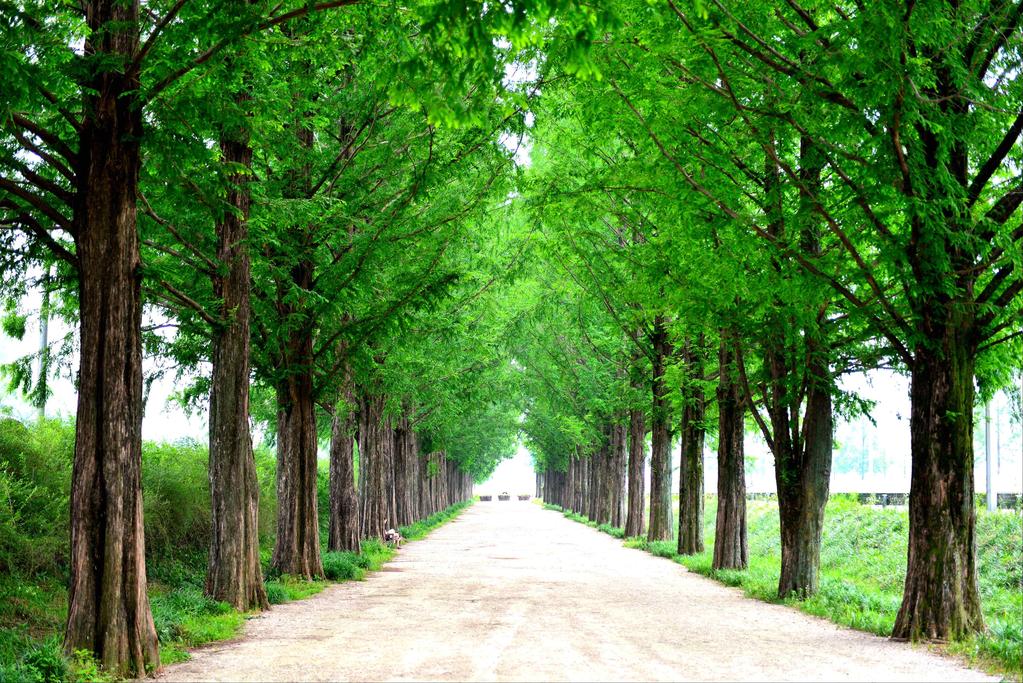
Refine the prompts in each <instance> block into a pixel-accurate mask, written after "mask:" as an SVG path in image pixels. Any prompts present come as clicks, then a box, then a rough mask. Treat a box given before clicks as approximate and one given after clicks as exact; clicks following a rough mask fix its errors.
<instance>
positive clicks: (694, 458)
mask: <svg viewBox="0 0 1023 683" xmlns="http://www.w3.org/2000/svg"><path fill="white" fill-rule="evenodd" d="M684 356H685V358H684V360H685V364H686V377H687V382H686V385H685V386H683V387H682V396H683V401H684V406H683V408H682V427H681V433H682V461H681V463H680V465H679V470H680V471H679V480H678V553H679V555H695V554H696V553H702V552H703V441H704V436H705V433H706V428H705V427H704V418H705V414H706V403H707V401H706V397H705V396H704V393H703V387H702V385H701V384H699V382H700V381H702V379H703V375H704V366H703V339H702V335H701V338H700V340H698V341H697V342H696V343H695V345H694V344H692V343H690V342H689V341H687V342H686V348H685V352H684Z"/></svg>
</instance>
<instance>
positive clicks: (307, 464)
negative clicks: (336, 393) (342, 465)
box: [271, 330, 323, 579]
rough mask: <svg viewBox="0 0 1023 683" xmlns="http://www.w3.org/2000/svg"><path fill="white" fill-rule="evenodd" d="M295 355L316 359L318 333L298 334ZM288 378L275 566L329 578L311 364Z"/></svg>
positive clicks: (282, 389) (281, 395) (280, 430)
mask: <svg viewBox="0 0 1023 683" xmlns="http://www.w3.org/2000/svg"><path fill="white" fill-rule="evenodd" d="M289 347H290V351H291V352H292V354H291V356H290V357H291V358H292V359H293V361H298V359H309V360H310V361H311V358H312V351H313V344H312V336H311V335H309V334H306V333H303V332H302V331H301V330H300V331H298V332H296V333H295V335H294V336H293V337H292V339H291V340H290V341H289ZM296 366H297V367H300V368H303V369H301V370H298V371H296V373H295V374H293V375H291V376H289V377H287V378H286V379H284V380H283V381H282V382H281V384H280V385H279V386H278V389H277V540H276V543H275V544H274V550H273V557H272V559H271V566H272V567H273V568H274V569H275V570H276V571H278V572H280V573H282V574H291V575H293V576H298V577H301V578H304V579H315V578H319V577H322V576H323V566H322V563H321V561H320V526H319V521H318V519H317V515H318V508H317V501H316V447H317V443H316V441H317V439H316V410H315V404H314V402H313V378H312V375H311V374H310V372H309V368H310V367H311V365H309V364H301V362H296Z"/></svg>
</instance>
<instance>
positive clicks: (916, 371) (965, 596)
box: [892, 304, 984, 640]
mask: <svg viewBox="0 0 1023 683" xmlns="http://www.w3.org/2000/svg"><path fill="white" fill-rule="evenodd" d="M951 305H952V304H950V306H951ZM965 317H966V314H965V313H959V314H956V313H950V314H948V318H949V320H948V323H947V326H946V328H945V329H944V330H943V332H944V334H943V335H942V338H940V339H939V340H934V339H931V340H926V341H924V342H921V343H920V344H919V345H918V346H917V348H916V349H915V352H914V363H913V371H912V384H911V388H910V403H911V415H910V423H909V428H910V448H911V451H912V455H913V470H912V479H911V483H910V492H909V559H908V564H907V567H906V585H905V589H904V591H903V596H902V606H901V608H900V609H899V614H898V616H897V617H896V619H895V629H894V630H893V632H892V637H894V638H909V639H913V640H916V639H921V638H927V639H939V640H945V639H956V638H961V637H963V636H965V635H967V634H970V633H974V632H977V631H981V630H983V629H984V620H983V617H982V615H981V611H980V596H979V591H978V587H977V564H976V547H977V539H976V530H975V525H976V510H975V508H974V502H973V493H974V482H973V404H974V387H973V375H974V353H975V349H973V348H972V342H971V341H970V340H971V336H970V335H969V334H968V333H967V331H968V330H970V322H971V321H969V320H963V319H961V318H965Z"/></svg>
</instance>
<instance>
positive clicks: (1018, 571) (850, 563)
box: [544, 496, 1023, 679]
mask: <svg viewBox="0 0 1023 683" xmlns="http://www.w3.org/2000/svg"><path fill="white" fill-rule="evenodd" d="M544 507H546V508H549V509H556V510H558V511H561V512H562V513H563V514H564V515H565V516H566V517H568V518H569V519H572V520H574V521H578V522H583V523H585V524H587V525H588V526H591V527H594V528H596V529H598V530H600V531H603V532H605V533H609V534H611V535H612V536H615V537H616V538H622V536H623V534H622V530H621V529H620V528H614V527H611V526H610V525H607V524H602V525H599V526H598V525H597V524H595V523H594V522H592V521H590V520H588V519H586V518H585V517H582V516H580V515H577V514H575V513H572V512H567V511H564V510H562V509H561V508H559V507H557V506H553V505H545V506H544ZM716 511H717V501H716V498H715V497H713V496H708V497H707V502H706V510H705V516H704V544H705V546H706V548H707V550H706V551H705V552H703V553H700V554H698V555H691V556H681V555H678V554H677V552H676V548H677V544H676V542H675V541H655V542H652V543H651V542H648V541H647V540H646V539H645V538H642V537H637V538H629V539H625V542H624V544H625V545H626V546H627V547H630V548H639V549H642V550H646V551H647V552H650V553H652V554H654V555H656V556H658V557H665V558H668V559H671V560H673V561H675V562H677V563H679V564H681V565H683V566H685V567H686V568H687V569H689V570H691V571H694V572H696V573H698V574H702V575H704V576H709V577H710V578H713V579H715V580H717V581H720V582H722V583H724V584H726V585H729V586H735V587H738V588H742V590H743V591H744V592H745V593H746V594H747V595H749V596H751V597H754V598H757V599H760V600H765V601H768V602H775V603H778V602H781V603H783V604H786V605H790V606H792V607H796V608H798V609H801V610H803V611H804V612H808V613H810V614H814V615H817V616H820V617H824V618H826V619H829V620H831V621H834V622H836V623H839V624H843V625H846V626H851V627H853V628H856V629H860V630H863V631H869V632H871V633H876V634H878V635H882V636H886V635H888V634H889V633H891V630H892V627H893V626H894V624H895V615H896V614H897V613H898V609H899V604H900V603H901V600H902V588H903V583H904V581H905V576H906V574H905V572H906V567H905V565H906V544H907V540H908V533H909V531H908V530H909V521H908V516H907V513H906V512H905V511H904V510H896V509H875V508H872V507H870V506H865V505H860V504H859V503H857V502H855V501H853V500H851V499H848V498H846V497H843V496H835V497H834V498H833V499H832V500H831V501H830V502H829V503H828V507H827V512H826V517H825V524H824V536H823V539H822V542H821V575H820V590H819V591H818V593H817V594H816V595H814V596H812V597H811V598H809V599H806V600H797V599H787V600H784V601H782V600H779V599H778V596H777V590H778V579H779V574H780V562H781V543H780V540H779V537H778V506H777V504H776V503H773V502H766V501H749V502H748V503H747V530H748V535H749V557H750V562H749V569H747V570H746V571H715V570H713V569H712V568H711V564H712V559H713V554H712V553H713V545H714V521H715V514H716ZM977 561H978V575H979V580H980V593H981V608H982V610H983V612H984V619H985V621H986V623H987V626H988V632H987V633H984V634H980V635H977V636H974V637H972V638H970V639H968V640H966V641H963V642H957V643H952V644H951V645H950V646H949V650H950V651H951V652H953V653H955V654H958V655H961V656H964V657H966V659H967V660H968V661H970V662H971V663H972V664H974V665H978V666H982V667H984V668H986V669H988V670H989V671H995V672H998V673H1001V674H1006V675H1008V676H1010V677H1012V678H1016V679H1020V678H1021V676H1023V518H1021V517H1020V515H1018V514H1005V513H994V514H989V513H987V512H984V511H980V512H978V516H977Z"/></svg>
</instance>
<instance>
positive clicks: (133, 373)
mask: <svg viewBox="0 0 1023 683" xmlns="http://www.w3.org/2000/svg"><path fill="white" fill-rule="evenodd" d="M85 10H86V11H85V14H86V22H87V24H88V27H89V28H90V29H91V35H90V37H89V38H88V39H87V40H86V44H85V49H86V52H87V53H90V54H94V55H95V59H93V60H91V62H90V63H91V64H93V65H94V66H93V68H95V69H96V70H95V72H94V73H93V74H92V75H91V76H90V78H89V81H88V88H87V89H86V90H85V95H84V103H83V104H84V110H85V113H86V116H85V118H84V120H83V122H82V126H81V129H80V135H79V149H78V159H77V164H76V168H75V173H76V176H77V187H76V190H75V199H74V213H73V222H74V228H75V247H76V252H77V255H78V258H79V261H80V270H79V297H80V298H79V312H80V319H81V337H80V342H81V344H80V348H81V359H80V369H79V375H78V383H79V384H78V408H77V417H76V421H75V455H74V466H73V469H72V475H71V496H70V508H71V553H70V572H71V577H70V582H69V593H68V620H67V629H66V632H65V637H64V649H65V651H66V652H68V653H73V652H74V651H75V650H79V649H84V650H88V651H89V652H91V653H93V654H94V655H95V657H96V659H97V660H98V661H99V662H100V663H101V664H102V665H103V666H104V667H105V668H107V669H108V670H110V671H112V672H115V673H117V674H118V675H122V676H135V675H137V676H142V675H144V674H145V673H146V672H147V671H151V670H153V669H155V668H156V667H158V666H159V664H160V657H159V652H158V647H157V637H156V628H155V627H154V625H153V617H152V612H151V611H150V607H149V598H148V596H147V594H146V559H145V539H144V532H143V524H142V488H141V469H142V342H141V336H142V334H141V325H142V297H141V272H140V269H141V259H140V255H139V238H138V231H137V223H136V207H135V202H136V199H135V198H136V194H137V191H138V177H139V167H140V164H141V161H140V152H139V138H140V136H141V133H142V112H141V109H140V106H139V103H138V102H137V99H136V93H137V92H138V90H139V83H138V80H137V77H136V75H135V74H129V75H126V74H125V73H123V72H122V71H120V70H118V69H114V68H111V67H109V63H110V62H111V61H114V62H116V63H118V64H121V63H122V62H128V63H130V62H131V60H132V58H133V56H134V54H135V53H136V52H137V50H138V47H139V43H138V34H137V32H136V29H135V27H136V26H137V22H138V15H139V3H138V1H137V0H135V1H134V2H114V1H113V0H102V1H96V2H89V3H86V4H85ZM104 55H106V57H105V58H104ZM104 59H106V61H105V62H104ZM101 69H109V70H101Z"/></svg>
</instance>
